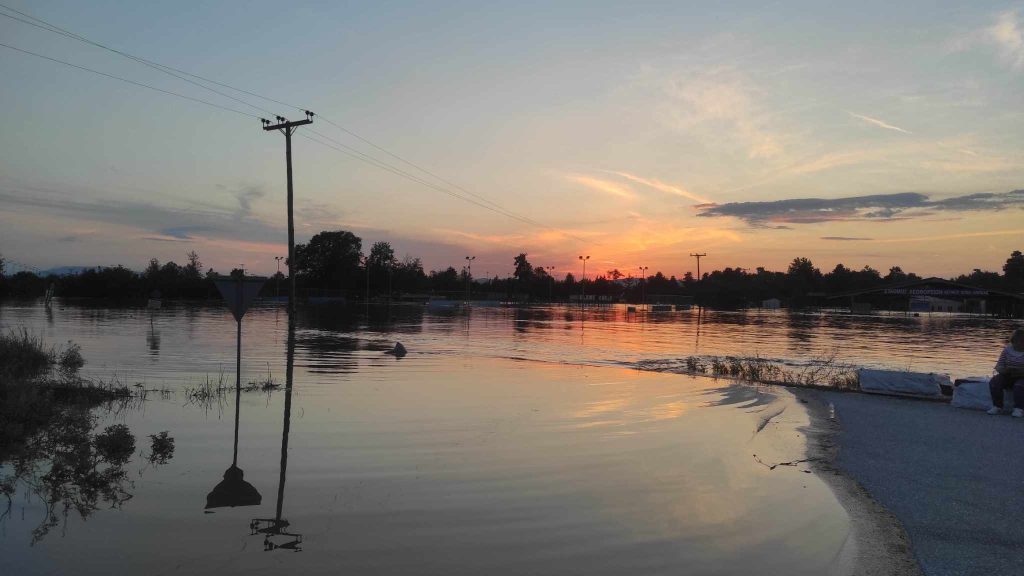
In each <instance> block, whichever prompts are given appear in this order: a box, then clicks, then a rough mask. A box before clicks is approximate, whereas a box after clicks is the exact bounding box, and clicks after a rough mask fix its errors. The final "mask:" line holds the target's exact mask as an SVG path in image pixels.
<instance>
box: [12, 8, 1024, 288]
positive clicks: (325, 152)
mask: <svg viewBox="0 0 1024 576" xmlns="http://www.w3.org/2000/svg"><path fill="white" fill-rule="evenodd" d="M0 2H2V3H3V4H6V5H8V6H10V7H11V8H13V9H15V10H18V11H21V12H24V13H26V14H30V15H32V16H35V17H37V18H40V19H42V20H45V21H46V22H49V23H51V24H54V25H57V26H60V27H62V28H65V29H67V30H69V31H71V32H74V33H77V34H80V35H82V36H84V37H86V38H88V39H90V40H92V41H94V42H98V43H102V44H105V45H107V46H110V47H113V48H116V49H118V50H122V51H124V52H127V53H130V54H133V55H136V56H140V57H143V58H146V59H150V60H153V61H156V62H159V63H161V64H165V65H168V66H173V67H175V68H177V69H180V70H184V71H187V72H190V73H193V74H198V75H200V76H203V77H206V78H209V79H213V80H216V81H217V82H221V83H223V84H227V85H230V86H233V87H237V88H242V89H245V90H247V91H249V92H252V93H254V94H259V95H261V96H268V97H270V98H273V99H275V100H279V101H281V102H287V103H290V104H296V105H298V106H303V107H307V108H308V109H310V110H313V111H314V112H316V113H317V114H318V115H320V116H321V117H322V118H319V117H318V118H316V119H315V122H314V125H313V126H312V127H311V128H312V130H309V129H306V128H303V129H300V131H299V135H297V136H296V138H295V141H294V153H295V189H296V230H297V236H298V241H300V242H303V241H306V240H308V238H309V237H310V236H311V235H312V234H314V233H316V232H317V231H320V230H327V229H348V230H352V231H353V232H355V233H356V234H358V235H359V236H361V237H362V238H363V239H364V245H365V246H366V247H367V248H368V246H369V244H370V243H371V242H373V241H376V240H389V241H391V243H392V245H393V246H394V247H395V249H396V252H397V253H398V255H399V256H400V257H401V256H404V255H406V254H409V255H413V256H419V257H421V258H422V259H423V262H424V266H425V267H426V269H427V270H430V269H441V268H445V267H447V266H449V265H452V266H456V267H459V266H461V264H462V263H463V257H464V256H466V255H475V256H476V258H477V259H476V261H475V262H474V267H473V271H474V274H475V275H482V274H488V275H490V276H494V275H501V276H505V275H507V274H509V273H510V272H511V270H512V259H513V256H515V255H516V254H518V253H519V252H527V253H528V254H529V258H530V261H531V262H533V263H534V264H535V265H545V266H555V268H556V269H555V274H556V275H557V276H561V275H562V274H564V273H565V272H570V271H571V272H573V273H575V274H577V275H578V274H579V267H580V266H579V261H578V259H577V256H578V255H580V254H586V255H590V256H591V260H590V263H589V264H588V269H587V271H588V276H589V275H590V273H591V272H592V271H593V272H598V273H600V272H604V271H606V270H609V269H611V268H618V269H620V270H622V271H623V272H626V273H630V272H632V273H636V270H637V267H638V266H648V267H650V270H651V271H653V270H662V271H664V272H665V273H666V274H675V275H677V276H681V275H682V274H684V273H685V272H687V271H694V270H695V263H694V260H693V259H692V258H690V257H689V256H688V255H689V254H690V253H691V252H706V253H708V256H707V258H706V259H705V260H703V261H702V264H701V267H702V269H703V270H710V269H714V268H722V267H725V266H740V267H745V268H754V267H756V266H766V267H768V268H770V269H782V268H784V267H785V266H786V264H787V263H788V262H789V261H790V260H792V259H793V258H794V257H796V256H806V257H808V258H811V259H812V260H813V261H814V263H815V264H816V265H818V266H819V267H821V268H823V269H831V268H832V267H833V266H834V265H835V264H836V263H837V262H843V263H844V264H846V265H848V266H852V267H857V268H859V267H861V266H864V265H871V266H873V267H875V268H878V269H882V270H887V269H888V268H889V267H890V266H893V265H900V266H902V267H903V268H904V269H905V270H908V271H910V270H912V271H915V272H917V273H919V274H926V275H940V276H950V275H954V274H958V273H961V272H968V271H970V270H971V269H973V268H982V269H991V270H998V269H999V267H1000V266H1001V265H1002V263H1003V261H1004V260H1005V259H1006V257H1007V256H1008V254H1009V253H1010V252H1011V251H1012V250H1015V249H1024V212H1022V208H1024V191H1021V190H1020V189H1021V188H1024V162H1022V159H1024V154H1022V153H1024V90H1022V88H1024V4H1008V3H991V4H983V3H973V5H971V6H970V7H967V6H966V5H965V3H962V2H960V3H949V4H944V5H937V4H936V3H935V2H856V3H853V2H851V3H844V4H843V5H832V4H833V3H822V2H778V3H772V4H769V5H761V4H759V3H728V4H724V3H722V4H719V3H708V2H701V3H695V2H694V3H684V2H664V3H634V2H630V3H625V2H607V3H603V2H536V3H534V2H504V3H491V5H490V6H488V7H484V5H483V4H484V3H480V2H460V3H457V2H445V3H440V2H436V3H435V2H430V3H413V2H365V3H356V2H352V3H340V2H323V3H295V4H285V3H270V2H255V3H253V2H250V3H245V4H244V5H243V4H241V3H238V4H234V5H229V4H228V3H214V5H209V6H199V5H198V3H177V2H171V3H161V4H159V5H156V4H153V3H148V2H143V3H137V2H106V1H97V2H89V3H85V2H77V1H75V2H71V1H69V2H53V1H49V0H34V1H32V2H26V1H23V0H0ZM0 12H3V13H7V14H8V15H15V16H17V17H19V18H24V17H23V16H18V15H17V14H15V13H12V12H10V11H9V10H4V9H2V8H0ZM0 42H2V43H3V44H7V45H9V46H11V47H15V48H19V49H21V50H27V51H31V52H35V53H37V54H40V55H44V56H47V57H50V58H56V59H59V60H63V61H66V62H70V63H73V64H75V65H78V66H83V67H87V68H90V69H93V70H96V71H100V72H104V73H106V74H111V75H115V76H118V77H121V78H125V79H130V80H132V81H133V82H138V83H142V84H147V85H150V86H153V87H157V88H160V89H162V90H168V91H172V92H175V93H178V94H181V95H186V96H190V97H193V98H198V99H201V100H204V101H207V102H210V103H214V104H218V105H220V106H224V107H227V108H231V109H234V110H238V111H244V112H245V113H246V114H255V115H257V116H267V115H268V114H267V113H265V112H261V111H260V110H257V109H255V108H253V107H250V106H247V105H246V104H244V103H242V102H238V101H236V100H231V99H228V98H226V97H224V96H222V95H219V94H216V93H213V92H211V91H208V90H204V89H202V88H200V87H199V86H196V85H194V84H190V83H188V82H185V81H183V80H181V79H179V78H174V77H171V76H169V75H166V74H162V73H161V72H159V71H157V70H154V69H152V68H149V67H146V66H143V65H141V64H140V63H138V62H134V61H131V60H128V59H125V58H123V57H121V56H118V55H116V54H113V53H111V52H108V51H105V50H102V49H100V48H97V47H95V46H89V45H85V44H83V43H81V42H78V41H75V40H73V39H69V38H65V37H61V36H58V35H56V34H53V33H50V32H47V31H44V30H41V29H39V28H37V27H32V26H29V25H27V24H25V23H23V22H18V21H15V20H12V19H10V18H7V17H0ZM0 74H2V77H3V79H4V80H3V82H0V104H2V110H3V117H4V127H3V129H0V151H2V154H0V253H2V254H3V256H4V257H6V258H8V259H11V260H14V261H17V262H19V263H22V264H25V265H28V266H34V267H39V268H48V267H52V266H62V265H113V264H124V265H126V266H129V267H132V268H136V269H141V268H143V267H144V266H145V263H146V262H147V261H148V260H149V258H152V257H156V258H158V259H160V260H161V261H165V260H168V259H173V260H176V261H178V262H183V261H184V260H185V253H186V252H188V251H190V250H196V251H198V252H199V254H200V255H201V257H202V260H203V262H204V263H205V264H206V265H207V266H213V267H214V268H216V269H218V270H221V271H226V270H227V269H230V268H231V267H234V266H237V265H239V264H244V265H245V267H246V268H247V269H249V270H253V271H256V272H272V271H273V270H275V267H276V263H275V261H274V256H279V255H283V254H285V253H286V241H287V236H286V228H285V225H286V219H285V168H284V138H283V137H282V136H281V135H280V134H276V133H273V134H270V133H265V132H264V131H263V130H262V129H261V126H260V122H259V120H258V119H256V118H251V117H248V116H246V115H245V114H238V113H235V112H231V111H227V110H223V109H219V108H215V107H212V106H208V105H205V104H201V103H197V102H194V101H189V100H186V99H183V98H179V97H175V96H171V95H168V94H164V93H158V92H155V91H152V90H149V89H146V88H143V87H140V86H136V85H130V84H126V83H124V82H121V81H118V80H115V79H111V78H107V77H103V76H99V75H97V74H94V73H90V72H86V71H83V70H79V69H74V68H70V67H68V66H65V65H62V64H58V63H55V62H52V61H47V60H44V59H41V58H39V57H36V56H32V55H28V54H25V53H23V52H17V51H14V50H12V49H11V48H8V47H0ZM211 87H213V88H215V89H216V90H218V91H221V92H223V93H225V94H230V95H231V96H233V97H235V98H237V99H239V100H243V101H244V102H248V103H251V104H255V105H257V106H259V107H261V108H266V109H268V110H269V111H271V112H274V113H276V114H281V115H284V116H287V117H289V118H292V119H298V118H300V117H301V116H302V114H301V112H298V111H297V110H295V109H293V108H287V107H285V106H282V105H279V104H276V103H273V102H270V101H267V100H261V99H259V98H257V97H255V96H252V95H249V94H244V93H241V92H235V91H232V90H231V89H230V88H225V87H222V86H216V85H212V86H211ZM326 120H329V121H332V122H333V123H334V124H336V125H332V124H331V123H329V122H327V121H326ZM338 125H340V126H342V127H344V128H345V129H347V130H349V131H350V132H345V131H343V130H341V129H339V127H338ZM314 131H315V132H314ZM352 133H355V134H358V135H359V136H361V137H362V138H364V139H366V140H369V141H372V142H373V143H374V144H375V145H376V146H379V147H380V148H382V149H384V150H386V151H387V152H384V151H382V150H381V149H378V148H375V147H373V146H371V145H368V144H367V143H366V142H365V141H362V140H360V139H358V138H356V137H354V136H353V134H352ZM300 135H301V136H300ZM305 136H311V137H313V138H315V139H317V140H320V142H316V141H313V140H310V139H307V138H306V137H305ZM328 139H330V140H328ZM324 143H326V144H329V145H330V146H332V147H333V148H332V147H328V146H327V145H325V144H324ZM342 145H344V146H349V147H351V148H353V149H356V150H358V151H360V152H361V153H363V154H366V155H368V156H370V157H372V158H375V159H376V161H378V162H383V163H385V164H386V165H388V166H390V167H392V168H393V169H397V170H400V171H404V172H405V173H408V174H411V175H414V176H415V178H417V179H419V180H421V182H414V181H411V180H410V179H408V178H404V177H402V176H400V175H397V174H395V173H393V172H389V171H385V170H382V169H381V168H379V167H377V166H373V165H370V164H368V163H366V162H364V161H360V160H357V159H354V158H353V157H351V156H347V155H345V154H343V153H341V152H339V150H338V149H337V148H341V146H342ZM389 153H390V154H392V155H389ZM404 161H408V162H411V163H413V164H415V165H416V166H419V167H422V168H426V169H427V170H429V171H430V173H432V174H433V175H436V176H438V177H441V178H443V179H444V180H443V181H439V180H438V179H437V178H436V177H435V176H432V175H430V174H427V173H424V172H420V171H419V170H418V169H417V168H415V167H413V166H410V165H409V164H406V163H404ZM422 182H427V183H429V184H430V186H426V185H424V184H423V183H422ZM439 188H440V189H441V190H439ZM453 196H462V197H464V198H469V199H471V200H472V201H473V203H471V202H469V201H464V200H462V199H458V198H455V197H453ZM481 204H482V205H484V206H490V207H492V208H494V207H495V206H498V207H500V208H495V210H489V209H485V208H484V207H482V206H481ZM501 211H503V212H506V213H512V214H513V215H515V216H516V217H517V218H512V217H509V216H507V215H503V214H499V213H497V212H501ZM524 220H525V221H529V222H530V223H528V222H525V221H524ZM534 223H536V224H539V225H535V224H534Z"/></svg>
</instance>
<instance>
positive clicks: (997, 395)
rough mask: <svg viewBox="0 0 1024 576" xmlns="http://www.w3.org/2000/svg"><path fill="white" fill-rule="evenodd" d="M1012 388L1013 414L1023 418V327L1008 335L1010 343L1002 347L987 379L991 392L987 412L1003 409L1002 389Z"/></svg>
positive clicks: (996, 412) (997, 411) (997, 412)
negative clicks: (992, 374)
mask: <svg viewBox="0 0 1024 576" xmlns="http://www.w3.org/2000/svg"><path fill="white" fill-rule="evenodd" d="M1011 387H1012V388H1013V416H1014V417H1015V418H1024V328H1017V329H1016V330H1014V331H1013V335H1012V336H1010V343H1009V344H1007V345H1006V347H1005V348H1003V351H1002V353H1001V354H999V361H997V362H996V375H995V376H993V377H992V379H991V380H989V383H988V389H989V391H990V392H991V393H992V408H989V411H988V413H989V414H992V415H995V414H999V413H1001V412H1002V411H1003V390H1005V389H1007V388H1011Z"/></svg>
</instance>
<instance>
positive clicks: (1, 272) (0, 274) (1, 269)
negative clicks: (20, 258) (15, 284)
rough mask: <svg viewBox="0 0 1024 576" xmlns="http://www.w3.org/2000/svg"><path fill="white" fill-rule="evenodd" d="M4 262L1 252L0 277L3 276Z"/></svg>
mask: <svg viewBox="0 0 1024 576" xmlns="http://www.w3.org/2000/svg"><path fill="white" fill-rule="evenodd" d="M5 263H6V261H5V260H4V256H3V254H0V278H3V277H4V265H5Z"/></svg>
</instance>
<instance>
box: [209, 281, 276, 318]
mask: <svg viewBox="0 0 1024 576" xmlns="http://www.w3.org/2000/svg"><path fill="white" fill-rule="evenodd" d="M266 281H267V279H266V278H259V277H255V276H247V277H246V278H245V279H239V278H224V279H221V280H214V281H213V283H214V284H216V285H217V290H219V291H220V295H221V296H222V297H223V298H224V303H225V304H227V305H228V309H229V310H231V314H232V315H233V316H234V317H235V320H237V321H239V322H240V321H241V320H242V316H245V311H246V310H248V309H249V306H251V305H252V303H253V302H255V301H256V296H257V295H259V293H260V289H261V288H263V284H265V283H266Z"/></svg>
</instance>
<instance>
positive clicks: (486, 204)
mask: <svg viewBox="0 0 1024 576" xmlns="http://www.w3.org/2000/svg"><path fill="white" fill-rule="evenodd" d="M0 8H3V9H6V10H8V11H10V12H14V13H15V14H18V15H20V16H23V17H24V18H28V20H25V19H23V18H18V17H17V16H12V15H10V14H6V13H4V12H0V16H4V17H6V18H10V19H12V20H15V21H18V22H21V23H24V24H28V25H30V26H34V27H36V28H39V29H41V30H45V31H47V32H51V33H54V34H58V35H60V36H64V37H66V38H70V39H73V40H77V41H79V42H83V43H86V44H89V45H91V46H95V47H97V48H101V49H103V50H107V51H109V52H112V53H114V54H117V55H119V56H122V57H124V58H128V59H130V60H133V61H135V62H138V63H140V64H143V65H145V66H148V67H150V68H153V69H154V70H157V71H160V72H163V73H165V74H168V75H170V76H173V77H174V78H177V79H179V80H183V81H185V82H188V83H190V84H192V85H195V86H198V87H199V88H202V89H204V90H208V91H210V92H213V93H214V94H217V95H219V96H223V97H225V98H228V99H230V100H233V101H235V102H238V103H240V104H243V105H245V106H249V107H251V108H254V109H256V110H260V111H261V112H265V113H267V114H269V115H271V116H277V114H276V113H274V112H272V111H270V110H267V109H266V108H263V107H261V106H258V105H256V104H252V103H250V102H247V101H245V100H242V99H240V98H236V97H234V96H231V95H230V94H226V93H224V92H221V91H219V90H216V89H214V88H211V87H209V86H206V85H204V84H201V83H199V82H196V81H194V80H191V79H189V78H186V77H185V76H189V77H191V78H196V79H198V80H201V81H203V82H208V83H211V84H214V85H217V86H221V87H224V88H228V89H230V90H234V91H236V92H239V93H242V94H247V95H250V96H253V97H256V98H260V99H263V100H266V101H268V102H273V103H276V104H279V105H281V106H286V107H288V108H294V109H296V110H299V111H302V112H306V110H307V109H306V108H304V107H301V106H296V105H294V104H289V103H286V102H282V101H280V100H276V99H274V98H270V97H268V96H264V95H261V94H258V93H255V92H251V91H249V90H244V89H241V88H238V87H236V86H232V85H230V84H227V83H224V82H219V81H217V80H213V79H211V78H206V77H204V76H200V75H198V74H193V73H191V72H188V71H185V70H181V69H178V68H175V67H173V66H168V65H166V64H161V63H159V62H154V61H152V60H148V59H146V58H142V57H141V56H136V55H134V54H130V53H128V52H124V51H122V50H118V49H116V48H112V47H110V46H107V45H105V44H102V43H100V42H96V41H94V40H90V39H89V38H86V37H84V36H81V35H79V34H76V33H74V32H71V31H70V30H66V29H64V28H61V27H60V26H57V25H55V24H51V23H50V22H47V21H45V20H43V19H41V18H37V17H35V16H32V15H31V14H27V13H25V12H22V11H20V10H17V9H14V8H11V7H10V6H7V5H6V4H2V3H0ZM0 46H4V47H7V48H10V49H13V50H18V51H19V52H23V53H26V54H31V55H33V56H38V57H40V58H45V59H47V60H51V61H54V62H58V63H61V64H65V65H68V66H72V67H74V68H78V69H80V70H86V71H89V72H94V73H96V74H100V75H103V76H107V77H109V78H113V79H116V80H121V81H123V82H128V83H130V84H135V85H137V86H141V87H144V88H149V89H152V90H156V91H159V92H163V93H165V94H170V95H174V96H179V97H182V98H186V99H188V100H192V101H195V102H201V103H204V104H208V105H210V106H214V107H217V108H221V109H224V110H229V111H231V112H235V113H239V114H246V115H247V116H251V117H254V118H258V116H256V115H253V114H247V113H245V112H242V111H239V110H235V109H232V108H228V107H226V106H221V105H219V104H214V103H212V102H208V101H206V100H202V99H199V98H193V97H191V96H186V95H183V94H178V93H175V92H171V91H168V90H163V89H160V88H156V87H153V86H150V85H148V84H143V83H140V82H135V81H133V80H127V79H125V78H121V77H118V76H114V75H111V74H107V73H105V72H99V71H97V70H92V69H90V68H86V67H84V66H78V65H76V64H71V63H69V62H64V61H62V60H57V59H55V58H50V57H48V56H43V55H41V54H36V53H34V52H29V51H27V50H22V49H20V48H15V47H13V46H8V45H6V44H0ZM319 117H320V119H321V120H323V121H324V122H326V123H328V124H330V125H332V126H334V127H335V128H337V129H338V130H341V131H342V132H345V133H346V134H348V135H350V136H352V137H353V138H356V139H357V140H359V141H361V142H363V143H365V144H367V145H369V146H371V147H373V148H374V149H376V150H378V151H380V152H383V153H384V154H387V155H388V156H391V157H392V158H394V159H396V160H398V161H400V162H402V163H404V164H406V165H408V166H410V167H412V168H414V169H416V170H419V171H420V172H422V173H424V174H426V175H428V176H430V177H432V178H434V179H436V180H438V181H440V182H442V183H444V184H446V185H447V186H450V187H451V188H455V189H457V190H459V191H460V192H462V193H463V194H467V195H469V196H472V197H473V198H476V200H472V199H470V198H467V197H465V196H463V195H461V194H457V193H455V192H453V191H452V190H450V189H448V188H445V187H442V186H437V185H435V184H433V183H431V182H429V181H426V180H424V179H422V178H419V177H416V176H414V175H412V174H410V173H408V172H406V171H404V170H402V169H400V168H396V167H394V166H392V165H390V164H388V163H386V162H383V161H381V160H378V159H376V158H374V157H372V156H370V155H368V154H365V153H363V152H361V151H358V150H356V149H355V148H352V147H350V146H348V145H346V144H343V143H341V142H339V141H337V140H335V139H333V138H330V137H329V136H326V135H324V134H319V133H316V132H314V133H315V134H317V135H318V136H320V137H321V138H324V139H327V140H330V141H331V142H334V143H335V144H337V145H338V146H341V147H343V148H345V149H347V150H349V151H350V152H345V151H343V150H338V149H337V148H335V149H336V150H338V151H339V152H342V153H344V154H346V155H349V156H351V157H353V158H356V159H357V160H361V161H363V162H366V163H369V164H371V165H373V166H375V167H377V168H379V169H382V170H386V171H388V172H391V173H393V174H396V175H398V176H401V177H404V178H407V179H409V180H412V181H414V182H417V183H419V184H422V185H424V186H427V187H429V188H431V189H433V190H437V191H439V192H443V193H445V194H448V195H449V196H452V197H453V198H457V199H460V200H463V201H465V202H469V203H471V204H474V205H476V206H479V207H481V208H484V209H487V210H490V211H492V212H495V213H497V214H500V215H503V216H505V217H508V218H511V219H514V220H517V221H519V222H522V223H525V224H529V225H531V226H536V227H539V228H546V229H549V230H555V231H559V232H562V233H563V234H565V235H566V236H567V237H569V238H573V239H575V240H578V241H581V242H592V241H589V240H586V239H584V238H580V237H578V236H574V235H572V234H568V233H565V232H564V231H561V230H558V229H557V228H555V227H553V226H549V225H547V224H544V223H542V222H538V221H536V220H533V219H532V218H529V217H526V216H520V215H518V214H515V213H514V212H512V211H510V210H508V209H506V208H504V207H503V206H501V205H500V204H498V203H496V202H494V201H493V200H491V199H489V198H487V197H486V196H483V195H481V194H477V193H475V192H473V191H471V190H468V189H466V188H464V187H462V186H460V185H458V184H456V183H454V182H452V181H450V180H448V179H446V178H443V177H441V176H439V175H437V174H435V173H434V172H432V171H430V170H428V169H426V168H424V167H422V166H420V165H418V164H416V163H414V162H412V161H410V160H407V159H405V158H403V157H402V156H400V155H398V154H396V153H394V152H391V151H389V150H387V149H386V148H384V147H382V146H380V145H378V144H376V143H374V142H373V141H371V140H370V139H368V138H365V137H363V136H361V135H359V134H357V133H356V132H354V131H353V130H351V129H349V128H346V127H344V126H342V125H341V124H338V123H337V122H334V121H333V120H331V119H330V118H326V117H324V116H319ZM303 136H304V137H306V138H309V137H308V136H305V135H303ZM309 139H311V140H312V138H309ZM314 141H316V140H314ZM318 143H320V144H322V145H325V143H324V142H318ZM331 147H332V148H334V147H333V146H331Z"/></svg>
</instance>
